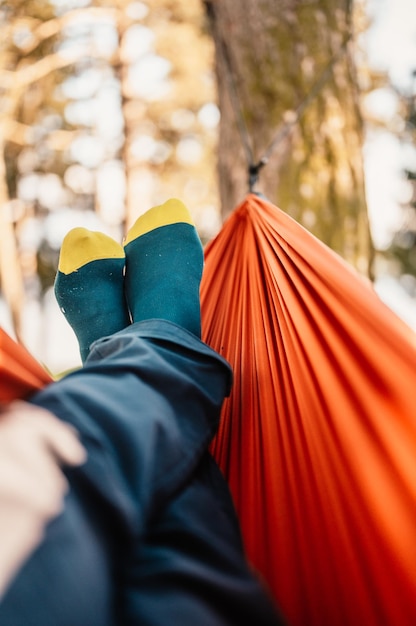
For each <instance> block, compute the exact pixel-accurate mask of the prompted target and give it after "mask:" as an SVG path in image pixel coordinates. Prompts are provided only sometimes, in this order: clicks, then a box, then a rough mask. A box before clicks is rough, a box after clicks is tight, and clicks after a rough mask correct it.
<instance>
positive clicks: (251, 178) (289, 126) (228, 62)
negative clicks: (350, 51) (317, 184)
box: [206, 2, 352, 193]
mask: <svg viewBox="0 0 416 626" xmlns="http://www.w3.org/2000/svg"><path fill="white" fill-rule="evenodd" d="M206 6H207V11H208V14H209V16H210V18H211V20H214V17H215V15H214V13H215V9H214V6H213V3H211V2H210V3H206ZM217 23H218V24H219V22H218V21H217ZM351 37H352V33H351V32H349V33H348V34H347V35H346V37H345V38H344V40H343V42H342V44H341V45H340V48H339V50H338V52H337V53H336V54H335V55H334V56H333V57H332V59H331V61H330V62H329V63H328V64H327V65H326V67H325V68H324V69H323V70H322V72H321V73H320V75H319V76H318V78H317V80H316V81H315V83H314V84H313V85H312V87H311V89H310V91H309V93H308V94H307V95H306V96H305V97H304V98H303V100H302V101H301V102H300V103H299V105H298V106H297V107H296V109H295V110H294V111H293V114H292V115H291V116H290V119H289V120H288V121H285V122H284V123H283V124H281V125H280V127H279V128H278V129H277V131H276V133H275V135H274V137H273V139H272V140H271V142H270V143H269V145H268V146H267V148H266V149H265V151H264V153H263V155H262V156H261V158H260V159H259V160H258V161H257V162H256V160H255V158H254V151H253V148H252V141H251V137H250V133H249V130H248V127H247V123H246V119H245V116H244V112H243V107H242V104H241V98H240V97H239V90H238V85H237V83H236V72H235V71H234V69H233V61H232V59H231V54H230V51H229V47H228V45H227V43H226V40H225V37H224V36H223V35H222V33H221V29H220V28H218V43H219V49H220V51H221V55H222V57H223V61H224V67H225V74H224V75H225V80H226V83H227V90H228V94H229V97H230V102H231V108H232V110H233V113H234V117H235V121H236V124H237V128H238V132H239V135H240V139H241V142H242V145H243V148H244V152H245V156H246V161H247V170H248V186H249V192H250V193H253V192H254V191H255V186H256V184H257V182H258V179H259V175H260V170H261V169H262V168H263V167H264V166H265V165H266V164H267V163H268V162H269V159H270V156H271V155H272V154H273V152H274V151H275V150H276V148H277V147H278V145H279V144H280V143H281V142H282V141H283V140H284V139H285V138H286V137H287V136H288V135H289V133H290V132H291V131H292V130H293V128H294V127H295V126H296V125H297V124H298V122H299V120H300V119H301V117H302V115H303V114H304V112H305V110H306V109H307V108H308V106H309V105H310V104H311V103H312V102H313V101H314V100H315V98H316V97H317V96H318V95H319V93H320V92H321V91H322V89H323V88H324V86H325V85H326V83H327V82H328V80H329V79H330V77H331V75H332V70H333V68H334V65H335V64H336V63H337V62H338V61H339V60H340V59H341V58H342V57H343V56H344V54H345V52H346V49H347V45H348V43H349V41H350V40H351Z"/></svg>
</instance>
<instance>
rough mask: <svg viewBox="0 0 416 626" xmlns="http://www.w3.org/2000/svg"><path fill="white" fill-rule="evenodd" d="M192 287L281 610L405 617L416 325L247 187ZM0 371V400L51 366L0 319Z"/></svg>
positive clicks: (248, 534) (307, 619)
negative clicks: (228, 367)
mask: <svg viewBox="0 0 416 626" xmlns="http://www.w3.org/2000/svg"><path fill="white" fill-rule="evenodd" d="M201 298H202V311H203V329H204V339H205V340H206V341H207V342H208V343H209V344H210V345H212V346H213V347H214V348H215V349H216V350H217V351H218V352H220V353H221V354H222V355H224V356H225V358H227V359H228V361H229V362H230V363H231V364H232V366H233V368H234V376H235V382H234V388H233V392H232V395H231V397H230V398H229V400H227V401H226V403H225V405H224V409H223V415H222V422H221V426H220V430H219V432H218V435H217V437H216V439H215V441H214V443H213V446H212V451H213V454H214V456H215V457H216V459H217V461H218V462H219V464H220V466H221V468H222V470H223V472H224V473H225V475H226V477H227V479H228V481H229V484H230V487H231V490H232V493H233V496H234V501H235V504H236V507H237V511H238V514H239V517H240V520H241V524H242V530H243V536H244V540H245V545H246V548H247V552H248V556H249V558H250V559H251V561H252V562H253V564H254V566H255V567H256V568H257V569H258V571H259V572H260V573H261V574H262V575H263V577H264V578H265V579H266V581H267V582H268V584H269V586H270V588H271V590H272V592H273V594H274V595H275V597H276V600H277V602H278V604H279V606H280V607H281V609H282V611H283V613H284V614H285V616H286V618H287V621H288V624H289V625H290V626H342V625H346V626H385V625H389V626H414V624H416V540H415V535H416V409H415V408H414V404H415V403H414V399H413V389H414V388H416V373H415V372H416V349H415V338H414V335H413V333H412V332H411V331H410V330H409V329H408V328H407V327H406V326H405V325H404V324H403V323H402V322H400V320H399V319H398V318H397V317H396V316H395V315H394V314H393V313H391V312H390V310H389V309H388V308H387V307H385V306H384V305H383V304H382V303H381V302H380V300H379V299H378V297H377V296H376V295H375V293H374V292H373V291H372V288H371V287H370V286H369V285H367V284H366V283H365V282H364V281H363V280H362V279H361V278H359V277H357V276H356V274H355V273H353V272H352V271H351V269H350V268H349V267H348V266H347V265H346V264H345V263H344V262H343V261H342V260H340V258H339V257H337V256H336V255H335V254H334V253H333V252H331V251H330V250H329V249H328V248H327V247H325V246H323V245H322V244H321V243H320V242H319V241H318V240H316V239H315V238H314V237H313V236H311V235H310V234H309V233H308V232H307V231H305V230H304V229H303V228H302V227H301V226H299V225H298V224H296V223H295V222H294V221H293V220H292V219H291V218H290V217H288V216H287V215H286V214H284V213H282V212H280V211H279V210H278V209H277V208H276V207H275V206H273V205H272V204H270V203H269V202H267V201H265V200H262V199H260V198H259V197H257V196H255V195H250V196H248V198H247V199H246V200H245V201H244V202H243V203H242V204H241V206H239V207H238V208H237V209H236V211H235V212H234V213H233V214H232V216H231V217H230V218H229V220H228V221H227V222H226V224H225V225H224V227H223V229H222V231H221V232H220V234H219V235H218V236H217V238H216V239H215V240H214V241H213V242H211V243H210V244H209V246H208V247H207V250H206V267H205V272H204V278H203V283H202V286H201ZM21 366H22V367H21ZM25 367H27V368H28V374H27V377H26V375H25V372H24V368H25ZM0 374H1V378H0V381H1V383H2V384H0V401H3V402H4V401H7V400H8V399H10V398H11V397H13V395H14V394H15V393H16V394H17V395H18V396H22V395H26V394H27V393H28V392H30V390H32V389H35V388H38V387H40V386H42V385H43V384H46V383H47V382H49V380H50V379H49V377H48V376H47V375H45V374H44V373H42V371H39V366H38V365H37V364H36V362H34V361H33V359H32V358H31V357H30V356H29V355H28V354H27V353H26V352H25V351H23V349H22V351H21V349H20V348H18V347H16V344H14V342H12V340H10V338H8V337H7V335H5V334H4V333H1V334H0ZM4 382H5V384H3V383H4Z"/></svg>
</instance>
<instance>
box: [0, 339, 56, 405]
mask: <svg viewBox="0 0 416 626" xmlns="http://www.w3.org/2000/svg"><path fill="white" fill-rule="evenodd" d="M51 381H52V378H51V377H50V376H49V374H48V373H47V372H46V370H45V369H44V368H43V367H42V366H41V365H40V364H39V363H38V362H37V361H36V359H34V358H33V356H32V355H31V354H30V353H29V352H28V351H27V350H26V348H24V347H23V346H22V345H21V344H19V343H17V342H16V341H14V340H13V339H12V338H11V337H10V336H9V335H8V334H7V333H6V332H5V331H4V330H3V329H2V328H0V403H7V402H11V401H12V400H16V399H18V398H20V399H22V398H25V397H27V396H28V395H29V394H31V393H33V392H34V391H36V390H37V389H41V388H42V387H44V386H45V385H47V384H48V383H50V382H51Z"/></svg>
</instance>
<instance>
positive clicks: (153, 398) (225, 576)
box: [0, 320, 278, 626]
mask: <svg viewBox="0 0 416 626" xmlns="http://www.w3.org/2000/svg"><path fill="white" fill-rule="evenodd" d="M230 382H231V374H230V370H229V367H228V365H227V364H226V362H225V361H224V360H223V359H221V357H219V356H218V355H217V354H216V353H215V352H213V351H212V350H211V349H210V348H208V347H207V346H206V345H205V344H203V343H202V342H200V341H199V340H198V339H196V338H195V337H194V336H193V335H191V334H190V333H188V332H187V331H185V330H183V329H182V328H179V327H177V326H176V325H174V324H171V323H169V322H164V321H161V320H152V321H148V322H141V323H139V324H135V325H133V326H131V327H129V328H128V329H125V330H124V331H121V332H120V333H117V334H116V335H114V336H112V337H109V338H104V339H102V340H100V341H98V342H96V344H95V345H94V347H93V349H92V351H91V354H90V356H89V358H88V359H87V361H86V363H85V366H84V368H83V369H82V370H80V371H78V372H74V373H73V374H71V375H69V376H67V377H66V378H64V379H63V380H62V381H59V382H57V383H53V384H52V385H50V386H49V387H48V388H46V389H45V390H43V391H42V392H40V393H38V394H36V395H35V396H34V397H33V398H32V401H33V403H35V404H38V405H40V406H42V407H44V408H46V409H49V410H50V411H52V412H53V413H54V414H55V415H57V416H58V417H60V418H61V419H63V420H65V421H67V422H69V423H71V424H73V425H74V426H75V427H76V428H77V429H78V431H79V432H80V435H81V439H82V442H83V443H84V445H85V446H86V448H87V451H88V461H87V463H86V464H85V465H84V466H83V467H82V468H79V469H76V470H71V471H69V472H68V477H69V480H70V484H71V491H70V494H69V496H68V499H67V503H66V507H65V510H64V512H63V514H62V515H60V516H59V517H58V518H57V519H56V520H54V521H53V522H52V523H51V524H50V525H49V527H48V529H47V534H46V537H45V540H44V542H43V543H42V545H41V546H40V547H39V549H38V550H37V551H36V552H35V553H34V554H33V556H32V557H31V558H30V559H29V561H28V562H27V563H26V565H25V566H24V567H23V569H22V571H21V572H20V574H19V576H18V577H17V578H16V580H15V581H14V582H13V584H12V585H11V587H10V589H9V591H8V593H7V594H6V596H5V597H4V599H3V601H2V603H1V604H0V624H2V625H3V624H4V626H23V625H24V626H32V625H33V626H107V625H108V626H112V625H113V624H117V625H120V626H121V625H124V624H131V625H135V624H149V625H150V624H160V625H162V624H178V625H179V624H184V625H185V624H186V623H189V624H201V626H202V625H204V624H207V625H208V624H212V626H214V625H217V624H218V625H219V624H230V625H231V624H237V623H239V620H238V619H236V615H237V614H236V612H235V611H236V610H237V608H238V610H239V611H240V610H241V606H242V604H241V603H244V601H245V598H247V602H246V605H247V607H248V605H250V607H251V611H253V610H257V612H258V615H259V616H260V615H264V616H265V620H264V621H261V620H260V621H258V620H256V624H257V623H258V624H259V625H260V624H262V623H264V624H266V623H267V624H268V623H270V624H272V623H278V622H277V621H276V620H277V618H276V616H275V613H274V611H273V609H272V607H271V603H270V602H269V600H268V599H267V597H266V595H265V594H264V593H263V591H262V590H261V588H260V586H259V585H258V583H257V582H256V580H255V579H254V577H252V576H251V574H250V572H249V570H248V568H247V566H246V564H245V561H244V557H243V553H242V549H241V544H240V539H239V531H238V527H237V526H236V522H235V518H234V513H233V510H232V505H231V502H230V500H229V495H228V491H227V489H226V488H225V485H224V482H223V480H222V477H221V476H220V475H219V473H218V471H217V470H216V469H215V470H214V469H213V462H212V460H209V461H208V460H207V459H208V457H207V452H206V449H207V446H208V443H209V441H210V440H211V438H212V436H213V434H214V433H215V430H216V428H217V424H218V418H219V411H220V407H221V404H222V401H223V398H224V396H225V395H227V393H228V391H229V388H230ZM214 474H215V476H216V478H215V480H214V479H213V476H214ZM40 488H41V486H40ZM202 511H204V514H203V515H202V516H201V514H202ZM221 511H222V512H221ZM225 511H227V512H225ZM209 512H210V514H211V518H210V519H209V520H208V519H207V515H208V513H209ZM204 528H205V529H209V532H206V533H205V535H204ZM171 530H172V532H171ZM201 534H202V535H201ZM181 537H182V539H183V541H182V542H181ZM167 539H169V541H170V544H169V547H167V544H166V540H167ZM169 541H168V543H169ZM227 546H228V547H227ZM154 548H156V551H154ZM165 549H168V554H169V558H167V559H166V560H165V559H164V557H163V551H164V550H165ZM184 549H185V551H184ZM169 551H170V552H169ZM227 554H228V556H227ZM161 555H162V558H160V557H161ZM209 555H210V558H208V556H209ZM215 555H216V556H215ZM165 565H166V567H165ZM194 567H196V568H199V571H200V573H202V574H203V572H205V574H203V575H201V577H200V584H194V585H193V586H192V585H191V582H192V581H193V580H194V581H196V580H197V579H198V577H196V578H194V577H193V575H192V571H193V568H194ZM155 568H156V569H157V570H158V572H159V573H158V575H157V576H156V577H155V576H154V575H153V574H154V571H155ZM147 572H148V574H147ZM152 572H153V574H152ZM152 581H153V583H152ZM169 581H170V582H169ZM172 581H175V583H174V584H173V585H172ZM152 585H153V586H152ZM143 589H148V591H149V593H143ZM150 589H153V592H154V593H153V596H152V593H151V592H150ZM227 589H228V592H227V593H225V591H226V590H227ZM156 590H157V593H156ZM240 596H241V597H240ZM152 597H153V599H151V598H152ZM237 597H240V603H239V604H238V603H236V599H237ZM226 598H228V600H229V603H228V606H231V607H232V606H234V607H235V608H234V609H231V612H230V608H228V609H227V610H225V611H218V610H217V609H216V610H215V611H214V612H213V611H212V608H211V609H210V608H209V607H210V606H211V607H212V606H213V605H214V604H216V605H218V606H220V605H224V606H226V605H227V600H226ZM146 599H147V600H146ZM175 606H176V609H175ZM162 607H163V610H162ZM167 607H171V609H169V611H167ZM184 616H186V617H184ZM184 619H185V621H183V620H184Z"/></svg>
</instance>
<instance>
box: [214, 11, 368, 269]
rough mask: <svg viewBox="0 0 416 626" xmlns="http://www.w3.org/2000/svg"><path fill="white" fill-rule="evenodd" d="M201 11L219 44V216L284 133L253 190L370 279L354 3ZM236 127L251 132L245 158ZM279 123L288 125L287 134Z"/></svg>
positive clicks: (243, 189) (237, 198) (240, 194)
mask: <svg viewBox="0 0 416 626" xmlns="http://www.w3.org/2000/svg"><path fill="white" fill-rule="evenodd" d="M205 5H206V8H207V12H208V15H209V17H210V21H211V27H212V32H213V36H214V39H215V45H216V71H217V78H218V90H219V103H220V110H221V125H220V139H219V186H220V193H221V205H222V211H223V214H224V215H227V214H228V213H229V211H230V210H232V208H233V207H234V206H235V205H236V203H238V202H239V201H240V200H241V199H242V198H243V196H244V194H245V193H246V191H247V188H248V185H247V178H248V174H247V171H248V162H247V161H248V160H252V161H253V164H254V165H255V164H257V163H258V161H259V160H260V159H261V158H262V157H263V155H264V153H265V152H266V150H267V148H268V146H270V144H271V142H273V140H274V138H275V137H276V131H277V130H281V131H282V136H283V139H282V140H281V141H278V142H277V143H276V145H275V148H274V149H273V151H272V153H271V154H270V158H269V162H268V164H267V166H265V167H264V169H262V170H261V172H260V181H259V184H258V190H259V191H262V192H263V193H264V194H265V195H266V196H267V197H268V198H270V200H271V201H273V202H275V203H276V204H277V205H278V206H280V207H281V208H282V209H283V210H285V211H287V212H288V213H289V214H290V215H292V216H293V217H294V218H295V219H297V220H298V221H300V222H301V223H302V224H303V225H304V226H306V227H307V228H309V229H310V230H311V231H312V232H313V233H314V234H315V235H317V236H318V237H319V238H320V239H321V240H322V241H324V242H325V243H327V244H328V245H329V246H330V247H331V248H333V249H334V250H336V251H337V252H338V253H340V254H341V255H342V256H343V257H344V258H345V259H346V260H347V261H349V262H350V263H352V264H353V265H354V266H355V267H356V268H357V269H358V270H359V271H361V272H362V273H364V274H369V275H371V264H372V258H373V247H372V242H371V237H370V231H369V224H368V218H367V211H366V201H365V191H364V177H363V163H362V154H361V148H362V141H363V120H362V117H361V114H360V109H359V105H358V101H359V89H358V85H357V78H356V71H355V66H354V61H353V50H352V46H353V43H352V40H351V32H352V21H353V15H352V1H351V0H347V2H345V1H344V0H325V1H323V2H319V3H318V2H309V0H301V1H298V0H260V1H259V0H206V1H205ZM325 73H327V76H324V78H323V79H322V81H321V84H320V85H319V89H317V88H316V82H317V80H318V81H319V77H322V76H323V75H324V74H325ZM314 90H316V92H317V93H316V94H314V93H313V92H314ZM309 96H313V97H312V98H311V100H310V101H309V102H307V99H308V97H309ZM237 101H238V104H237ZM305 103H307V106H306V107H305V110H304V111H303V114H302V115H301V116H300V118H299V119H297V113H296V111H297V109H298V107H301V108H302V106H303V104H305ZM236 118H237V120H236ZM239 124H240V127H241V125H242V124H243V125H245V127H246V129H247V131H248V136H249V138H250V142H251V145H250V150H249V149H246V151H244V149H243V142H242V138H241V134H242V133H241V130H240V129H239V128H238V125H239ZM285 125H289V127H290V126H291V125H293V127H292V128H291V132H290V133H287V134H285V128H288V127H287V126H285ZM246 143H247V142H246ZM250 151H251V153H252V154H251V155H250Z"/></svg>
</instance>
